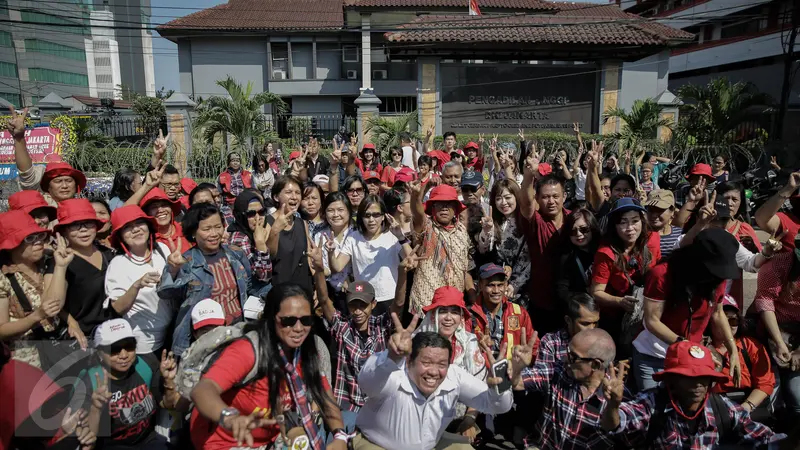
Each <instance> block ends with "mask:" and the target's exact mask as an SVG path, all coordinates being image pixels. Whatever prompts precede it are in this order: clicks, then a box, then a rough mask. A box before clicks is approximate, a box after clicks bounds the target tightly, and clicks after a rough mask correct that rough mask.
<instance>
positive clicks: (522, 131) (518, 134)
mask: <svg viewBox="0 0 800 450" xmlns="http://www.w3.org/2000/svg"><path fill="white" fill-rule="evenodd" d="M517 136H519V140H520V141H524V140H525V130H523V129H522V128H520V129H519V133H517Z"/></svg>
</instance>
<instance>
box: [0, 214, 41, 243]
mask: <svg viewBox="0 0 800 450" xmlns="http://www.w3.org/2000/svg"><path fill="white" fill-rule="evenodd" d="M36 233H48V234H49V233H50V230H45V229H44V228H42V227H40V226H39V225H37V224H36V221H35V220H33V217H31V216H30V215H29V214H28V213H26V212H25V211H23V210H21V209H15V210H13V211H9V212H6V213H2V214H0V235H2V236H3V237H2V240H0V250H11V249H13V248H17V247H18V246H19V245H20V244H22V241H24V240H25V238H26V237H28V236H30V235H32V234H36Z"/></svg>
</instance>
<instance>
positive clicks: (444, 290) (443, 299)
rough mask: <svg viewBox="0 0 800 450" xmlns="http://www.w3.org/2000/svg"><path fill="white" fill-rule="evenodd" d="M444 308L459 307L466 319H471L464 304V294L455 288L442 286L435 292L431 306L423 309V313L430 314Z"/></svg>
mask: <svg viewBox="0 0 800 450" xmlns="http://www.w3.org/2000/svg"><path fill="white" fill-rule="evenodd" d="M442 306H458V307H459V308H461V313H462V314H463V315H464V317H465V318H466V317H469V310H468V309H467V305H466V304H465V303H464V293H463V292H461V291H459V290H458V289H456V288H454V287H453V286H442V287H440V288H438V289H436V290H435V291H433V300H432V301H431V304H430V305H428V306H426V307H424V308H422V312H424V313H425V314H428V313H429V312H430V311H433V310H434V309H436V308H439V307H442Z"/></svg>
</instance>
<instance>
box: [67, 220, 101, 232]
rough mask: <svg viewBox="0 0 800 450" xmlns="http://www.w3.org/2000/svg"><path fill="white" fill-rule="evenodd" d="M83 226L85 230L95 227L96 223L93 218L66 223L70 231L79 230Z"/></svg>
mask: <svg viewBox="0 0 800 450" xmlns="http://www.w3.org/2000/svg"><path fill="white" fill-rule="evenodd" d="M84 228H85V229H87V230H90V229H92V228H97V223H96V222H95V221H93V220H84V221H82V222H75V223H71V224H69V225H67V229H68V230H70V231H80V230H82V229H84Z"/></svg>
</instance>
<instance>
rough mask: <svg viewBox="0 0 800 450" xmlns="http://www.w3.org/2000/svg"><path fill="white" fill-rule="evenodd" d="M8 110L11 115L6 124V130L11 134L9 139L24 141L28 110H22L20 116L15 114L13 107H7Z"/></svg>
mask: <svg viewBox="0 0 800 450" xmlns="http://www.w3.org/2000/svg"><path fill="white" fill-rule="evenodd" d="M8 110H9V112H10V113H11V119H9V120H8V123H6V130H8V132H9V133H11V137H13V138H14V139H24V138H25V118H26V117H28V108H25V109H23V110H22V114H17V110H16V109H15V108H14V105H11V106H9V107H8Z"/></svg>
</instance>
